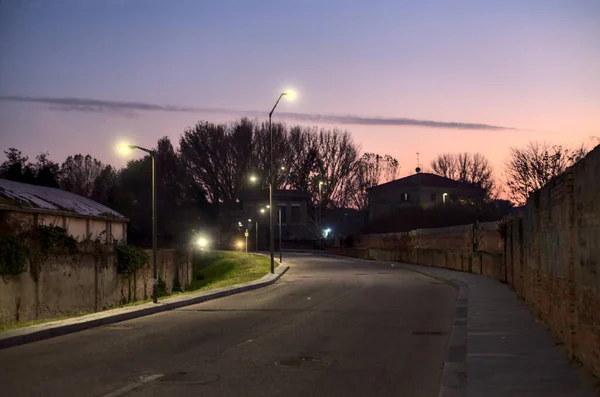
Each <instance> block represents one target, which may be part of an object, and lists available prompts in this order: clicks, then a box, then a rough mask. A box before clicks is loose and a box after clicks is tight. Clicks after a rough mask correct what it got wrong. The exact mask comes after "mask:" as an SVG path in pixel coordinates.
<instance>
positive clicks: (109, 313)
mask: <svg viewBox="0 0 600 397" xmlns="http://www.w3.org/2000/svg"><path fill="white" fill-rule="evenodd" d="M288 269H289V266H278V267H277V268H276V269H275V273H274V274H271V273H268V274H266V275H265V276H263V277H262V278H260V279H258V280H254V281H250V282H248V283H244V284H236V285H231V286H228V287H222V288H215V289H211V290H207V291H202V292H196V293H194V292H191V293H184V294H181V295H177V296H173V297H170V298H164V299H159V302H158V303H157V304H154V303H152V302H150V303H143V304H140V305H134V306H127V307H121V308H117V309H111V310H105V311H102V312H97V313H93V314H88V315H85V316H80V317H74V318H69V319H66V320H58V321H49V322H47V323H43V324H37V325H32V326H29V327H22V328H17V329H14V330H10V331H5V332H0V349H5V348H7V347H11V346H18V345H22V344H25V343H30V342H35V341H38V340H43V339H49V338H53V337H56V336H60V335H66V334H70V333H73V332H78V331H83V330H85V329H89V328H93V327H98V326H101V325H107V324H114V323H117V322H121V321H126V320H131V319H134V318H138V317H143V316H147V315H150V314H155V313H160V312H163V311H166V310H173V309H176V308H179V307H183V306H189V305H194V304H197V303H201V302H205V301H208V300H212V299H217V298H222V297H225V296H229V295H234V294H239V293H241V292H246V291H251V290H254V289H258V288H262V287H266V286H269V285H271V284H274V283H275V282H276V281H277V280H279V279H280V278H281V276H283V275H284V274H285V272H286V271H287V270H288Z"/></svg>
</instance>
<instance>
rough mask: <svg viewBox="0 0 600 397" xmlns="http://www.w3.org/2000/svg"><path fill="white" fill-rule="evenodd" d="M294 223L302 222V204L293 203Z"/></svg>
mask: <svg viewBox="0 0 600 397" xmlns="http://www.w3.org/2000/svg"><path fill="white" fill-rule="evenodd" d="M292 223H300V204H292Z"/></svg>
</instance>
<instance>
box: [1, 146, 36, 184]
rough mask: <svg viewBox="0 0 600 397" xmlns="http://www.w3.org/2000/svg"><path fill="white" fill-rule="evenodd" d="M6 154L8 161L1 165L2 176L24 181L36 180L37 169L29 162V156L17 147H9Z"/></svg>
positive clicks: (31, 181) (32, 181)
mask: <svg viewBox="0 0 600 397" xmlns="http://www.w3.org/2000/svg"><path fill="white" fill-rule="evenodd" d="M4 154H5V155H6V161H4V163H2V165H0V177H1V178H4V179H10V180H11V181H16V182H23V183H34V182H35V170H34V169H33V167H32V166H31V164H29V163H28V161H29V157H27V156H24V155H23V153H22V152H21V151H20V150H17V149H15V148H10V149H8V150H7V151H5V152H4Z"/></svg>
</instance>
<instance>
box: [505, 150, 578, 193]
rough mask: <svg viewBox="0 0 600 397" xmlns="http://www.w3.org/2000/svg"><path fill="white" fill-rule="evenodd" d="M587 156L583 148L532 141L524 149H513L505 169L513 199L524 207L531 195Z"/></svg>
mask: <svg viewBox="0 0 600 397" xmlns="http://www.w3.org/2000/svg"><path fill="white" fill-rule="evenodd" d="M585 154H586V150H585V148H584V147H583V146H582V147H580V148H577V149H569V148H567V147H564V146H562V145H551V144H549V143H547V142H542V143H540V142H533V141H532V142H529V143H528V144H527V145H526V146H525V147H523V148H514V147H513V148H510V157H509V159H508V160H507V161H506V162H505V168H504V173H505V177H506V185H507V187H508V190H509V194H510V198H511V199H512V200H514V201H515V202H516V203H517V204H524V203H525V202H526V201H527V198H528V197H529V195H530V194H531V193H532V192H534V191H535V190H538V189H541V188H542V187H543V186H544V185H545V184H546V183H548V182H549V181H550V180H551V179H552V178H554V177H556V176H558V175H560V174H562V173H563V172H565V170H566V169H567V167H569V166H571V165H572V164H574V163H575V162H577V161H579V160H580V159H582V158H583V157H584V156H585Z"/></svg>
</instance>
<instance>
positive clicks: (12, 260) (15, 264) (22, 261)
mask: <svg viewBox="0 0 600 397" xmlns="http://www.w3.org/2000/svg"><path fill="white" fill-rule="evenodd" d="M28 253H29V249H28V248H27V246H26V245H25V244H23V242H22V241H21V240H20V239H19V238H17V237H15V236H2V237H0V275H2V276H14V275H17V274H20V273H22V272H24V271H25V265H26V261H27V255H28Z"/></svg>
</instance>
